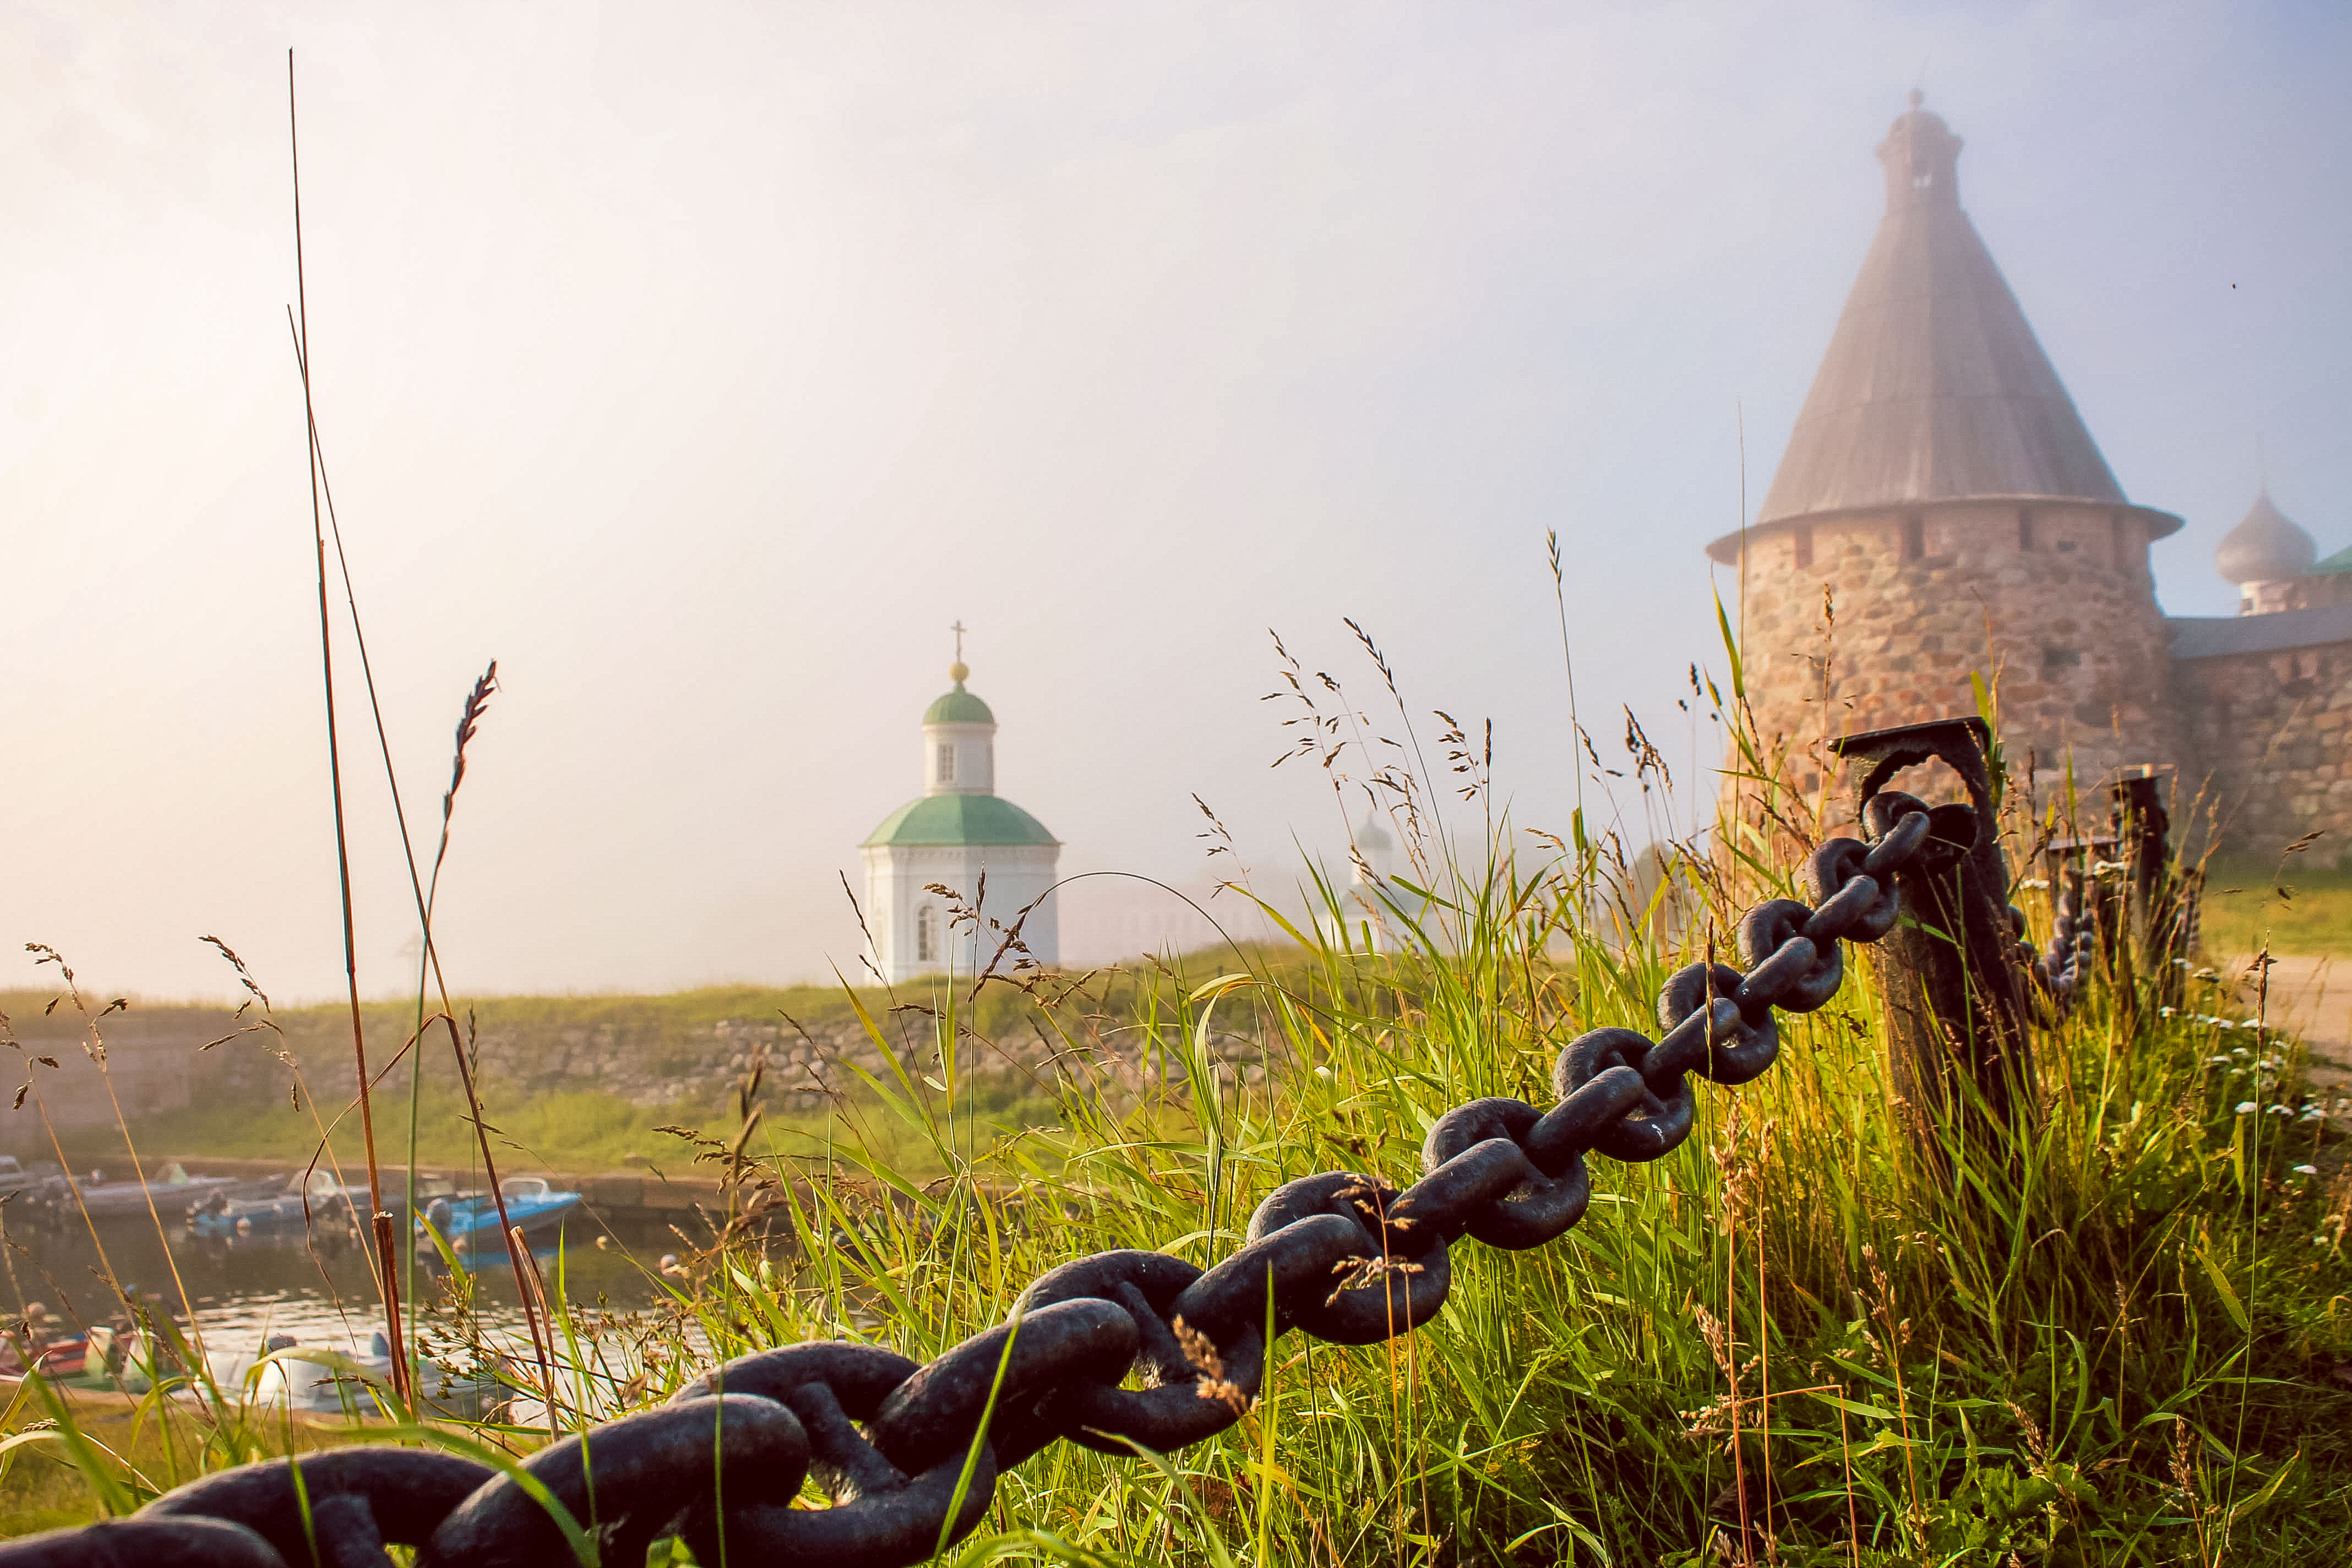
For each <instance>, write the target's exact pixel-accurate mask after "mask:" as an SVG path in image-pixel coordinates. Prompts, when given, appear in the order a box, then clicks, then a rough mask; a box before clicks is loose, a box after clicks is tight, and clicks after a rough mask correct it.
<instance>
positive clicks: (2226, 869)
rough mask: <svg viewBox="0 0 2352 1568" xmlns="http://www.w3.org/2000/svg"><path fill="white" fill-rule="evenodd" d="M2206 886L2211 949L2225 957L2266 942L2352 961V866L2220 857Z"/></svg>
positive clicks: (2206, 934) (2207, 934)
mask: <svg viewBox="0 0 2352 1568" xmlns="http://www.w3.org/2000/svg"><path fill="white" fill-rule="evenodd" d="M2205 888H2206V892H2205V903H2204V940H2205V945H2206V946H2207V948H2208V949H2209V950H2211V951H2213V952H2216V953H2218V954H2220V955H2221V956H2223V957H2225V958H2229V957H2237V956H2240V955H2242V954H2245V953H2251V952H2253V951H2254V949H2255V948H2256V947H2258V946H2260V945H2262V944H2263V943H2264V942H2268V943H2269V945H2270V949H2271V951H2272V952H2288V953H2297V954H2305V955H2308V956H2310V957H2314V958H2352V867H2344V868H2338V869H2336V870H2324V869H2321V868H2317V867H2315V866H2312V865H2309V864H2307V863H2305V861H2304V860H2303V859H2302V858H2300V857H2290V858H2287V859H2286V860H2285V861H2284V864H2282V863H2281V862H2280V861H2278V860H2275V859H2273V860H2266V861H2265V860H2255V859H2251V858H2244V857H2237V858H2216V859H2215V860H2213V861H2212V863H2211V864H2210V866H2209V867H2208V868H2207V869H2206V878H2205Z"/></svg>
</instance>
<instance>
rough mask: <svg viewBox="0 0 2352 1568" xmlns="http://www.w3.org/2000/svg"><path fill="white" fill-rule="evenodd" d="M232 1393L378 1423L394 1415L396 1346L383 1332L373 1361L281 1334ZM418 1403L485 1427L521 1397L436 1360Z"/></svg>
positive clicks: (421, 1366) (236, 1373)
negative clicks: (481, 1422)
mask: <svg viewBox="0 0 2352 1568" xmlns="http://www.w3.org/2000/svg"><path fill="white" fill-rule="evenodd" d="M221 1381H222V1384H223V1386H224V1388H225V1389H234V1390H237V1391H242V1393H241V1394H238V1393H232V1394H231V1396H232V1397H240V1396H241V1397H245V1398H249V1399H250V1400H252V1402H253V1403H255V1404H257V1405H265V1406H268V1407H272V1408H284V1409H291V1410H300V1411H306V1412H310V1413H314V1414H319V1415H354V1416H367V1417H373V1416H376V1415H388V1414H391V1412H392V1400H391V1390H392V1347H391V1345H390V1344H389V1343H387V1342H386V1341H385V1339H384V1337H383V1331H382V1330H381V1329H379V1330H377V1331H376V1332H375V1333H374V1335H373V1337H372V1338H371V1340H370V1342H369V1344H368V1351H367V1353H366V1354H365V1355H359V1354H355V1353H352V1352H343V1351H334V1350H327V1349H322V1348H320V1347H315V1346H307V1345H301V1344H298V1343H297V1342H295V1340H294V1337H293V1336H292V1335H290V1334H274V1335H272V1336H270V1339H269V1341H268V1343H267V1344H265V1345H264V1346H263V1347H262V1353H261V1354H260V1355H259V1356H258V1357H255V1358H250V1359H248V1358H246V1357H238V1358H236V1360H235V1361H234V1362H232V1363H230V1365H229V1368H228V1375H227V1376H226V1377H224V1378H223V1379H222V1380H221ZM415 1384H416V1396H417V1400H418V1403H419V1404H420V1405H422V1406H423V1409H424V1411H425V1414H427V1415H430V1416H433V1417H436V1418H439V1419H444V1420H466V1421H479V1420H483V1419H486V1418H488V1416H490V1415H493V1414H494V1413H495V1412H496V1411H497V1410H498V1409H499V1407H500V1406H502V1405H505V1404H506V1402H507V1401H509V1399H511V1398H513V1397H514V1393H515V1391H514V1389H513V1388H512V1387H511V1386H509V1384H505V1383H502V1382H500V1381H499V1380H498V1379H496V1378H482V1377H472V1376H467V1375H466V1374H464V1373H457V1372H454V1371H452V1370H451V1369H449V1368H448V1367H446V1366H445V1365H443V1364H442V1363H439V1362H436V1361H434V1360H432V1359H431V1358H430V1357H422V1358H419V1360H418V1361H417V1362H416V1363H415Z"/></svg>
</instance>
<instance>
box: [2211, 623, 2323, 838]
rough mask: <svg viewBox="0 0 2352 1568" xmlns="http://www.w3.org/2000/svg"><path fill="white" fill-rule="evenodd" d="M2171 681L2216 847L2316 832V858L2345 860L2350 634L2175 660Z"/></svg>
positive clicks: (2298, 836)
mask: <svg viewBox="0 0 2352 1568" xmlns="http://www.w3.org/2000/svg"><path fill="white" fill-rule="evenodd" d="M2173 682H2174V686H2175V688H2176V689H2177V690H2178V691H2179V702H2180V709H2181V711H2182V712H2183V713H2184V714H2185V715H2186V718H2187V722H2188V726H2189V741H2190V743H2191V745H2192V747H2193V749H2194V754H2195V756H2196V759H2197V765H2198V768H2199V770H2200V773H2199V777H2200V778H2201V780H2202V782H2203V784H2204V787H2205V791H2206V795H2207V798H2208V799H2209V800H2210V803H2211V807H2212V810H2213V814H2214V817H2215V820H2216V823H2217V825H2218V826H2219V829H2220V835H2221V844H2222V846H2223V847H2225V848H2229V849H2231V850H2235V851H2238V852H2241V853H2244V854H2249V855H2263V856H2269V855H2275V854H2277V853H2278V852H2279V851H2280V850H2281V849H2283V848H2284V847H2286V846H2287V845H2289V844H2291V843H2293V842H2294V840H2296V839H2298V838H2300V837H2303V836H2304V835H2305V834H2307V833H2311V832H2313V831H2315V830H2316V831H2319V832H2321V833H2323V834H2324V835H2325V837H2322V838H2320V839H2319V840H2318V841H2317V842H2316V843H2315V844H2313V845H2312V847H2310V849H2309V850H2307V851H2306V852H2305V853H2306V854H2307V855H2308V856H2309V857H2310V858H2311V860H2312V862H2313V863H2314V864H2316V865H2320V866H2336V865H2341V864H2347V863H2352V641H2345V642H2333V643H2324V644H2320V645H2318V646H2315V647H2291V648H2281V649H2277V650H2274V651H2268V652H2248V653H2234V654H2219V655H2213V656H2210V657H2207V658H2183V659H2180V660H2179V661H2177V662H2176V663H2175V665H2174V667H2173ZM2192 782H2193V781H2192ZM2183 793H2184V796H2185V795H2186V794H2187V793H2188V792H2187V791H2184V792H2183Z"/></svg>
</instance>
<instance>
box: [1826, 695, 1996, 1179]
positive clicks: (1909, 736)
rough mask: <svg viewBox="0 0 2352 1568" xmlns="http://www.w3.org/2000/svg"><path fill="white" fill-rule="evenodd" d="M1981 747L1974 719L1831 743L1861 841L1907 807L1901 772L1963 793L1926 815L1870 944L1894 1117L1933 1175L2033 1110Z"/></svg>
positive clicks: (1990, 1143) (1982, 736)
mask: <svg viewBox="0 0 2352 1568" xmlns="http://www.w3.org/2000/svg"><path fill="white" fill-rule="evenodd" d="M1990 740H1991V736H1990V731H1987V730H1986V728H1985V726H1984V724H1983V722H1982V721H1980V720H1976V719H1943V720H1937V721H1933V722H1930V723H1926V724H1906V725H1902V726H1900V727H1899V728H1896V729H1891V730H1872V731H1865V732H1864V733H1861V734H1855V735H1848V736H1845V737H1843V739H1840V740H1838V741H1834V742H1832V743H1831V745H1832V750H1833V751H1835V752H1837V754H1838V755H1839V756H1840V757H1842V758H1843V759H1844V760H1845V761H1846V762H1847V763H1849V764H1850V767H1851V769H1852V772H1853V775H1854V778H1855V797H1854V798H1855V805H1856V807H1857V810H1858V812H1859V814H1860V816H1862V818H1863V820H1864V822H1865V823H1867V824H1869V825H1870V826H1871V827H1872V829H1873V830H1874V831H1882V830H1883V825H1885V824H1891V823H1892V822H1893V821H1894V819H1895V817H1896V816H1900V815H1903V814H1904V813H1905V812H1906V810H1907V809H1916V808H1917V807H1918V805H1919V804H1920V803H1919V802H1918V801H1916V799H1915V798H1914V797H1912V796H1910V795H1904V794H1902V793H1901V792H1899V791H1895V790H1890V789H1888V788H1887V787H1886V785H1887V783H1888V781H1889V780H1891V779H1892V778H1893V777H1894V776H1895V774H1896V773H1900V772H1902V771H1903V770H1904V769H1906V768H1910V767H1916V766H1917V765H1919V764H1920V763H1926V762H1929V761H1940V762H1942V763H1945V764H1946V765H1947V766H1948V767H1949V768H1950V769H1951V770H1952V772H1953V773H1955V774H1956V775H1958V778H1959V780H1960V782H1961V784H1964V785H1965V786H1966V787H1967V790H1968V793H1969V802H1968V804H1967V805H1958V804H1952V805H1938V806H1936V807H1933V808H1932V809H1930V810H1929V812H1928V823H1929V828H1928V843H1927V848H1926V849H1925V850H1924V851H1922V852H1921V854H1920V855H1919V856H1918V857H1917V858H1916V859H1914V860H1913V861H1912V862H1911V864H1910V865H1909V866H1907V867H1906V868H1904V869H1903V870H1901V871H1898V872H1897V873H1896V874H1895V885H1896V886H1897V887H1899V888H1900V889H1902V890H1903V908H1904V920H1903V923H1902V924H1901V925H1900V926H1898V927H1897V928H1896V929H1895V930H1894V931H1890V932H1889V933H1888V934H1887V936H1886V939H1885V941H1884V942H1882V943H1881V944H1880V946H1879V952H1881V953H1882V954H1883V955H1884V957H1883V959H1882V960H1881V963H1882V964H1883V973H1884V975H1885V996H1886V1036H1887V1038H1886V1047H1887V1056H1888V1066H1889V1068H1890V1069H1891V1073H1892V1077H1893V1079H1894V1085H1895V1097H1896V1100H1897V1101H1898V1102H1899V1107H1900V1114H1901V1115H1902V1116H1903V1118H1904V1121H1905V1123H1906V1127H1907V1128H1908V1129H1909V1131H1910V1134H1911V1139H1912V1142H1913V1145H1914V1147H1915V1148H1916V1149H1917V1150H1918V1151H1919V1152H1921V1153H1922V1154H1923V1155H1924V1156H1926V1157H1927V1158H1928V1159H1929V1160H1931V1161H1933V1162H1934V1163H1937V1164H1939V1165H1941V1164H1944V1163H1945V1155H1946V1152H1947V1151H1948V1150H1949V1149H1952V1148H1954V1147H1958V1148H1961V1149H1967V1150H1977V1151H1992V1150H2006V1148H2007V1146H2008V1140H2009V1134H2010V1131H2011V1128H2012V1127H2013V1126H2014V1125H2015V1123H2016V1120H2017V1118H2018V1117H2019V1116H2020V1115H2030V1114H2031V1113H2032V1081H2033V1056H2032V1042H2031V1041H2030V1039H2029V1038H2028V1037H2027V1034H2026V1010H2025V996H2024V992H2023V984H2022V983H2023V980H2024V972H2023V969H2022V966H2021V964H2020V963H2019V962H2018V954H2019V941H2018V931H2017V928H2016V925H2015V923H2014V921H2013V918H2012V916H2011V912H2010V907H2009V873H2008V871H2007V868H2005V867H2004V866H2003V864H2002V858H2001V853H2000V832H1999V824H1998V820H1997V815H1996V811H1995V806H1994V800H1993V793H1992V781H1991V776H1990V773H1989V772H1988V771H1987V766H1986V755H1987V752H1988V750H1989V746H1990ZM1947 1130H1948V1131H1947Z"/></svg>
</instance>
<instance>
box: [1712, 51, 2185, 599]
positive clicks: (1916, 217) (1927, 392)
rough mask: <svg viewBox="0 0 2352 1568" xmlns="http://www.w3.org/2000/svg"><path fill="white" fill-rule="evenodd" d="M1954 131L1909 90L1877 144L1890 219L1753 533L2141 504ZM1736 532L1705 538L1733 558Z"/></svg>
mask: <svg viewBox="0 0 2352 1568" xmlns="http://www.w3.org/2000/svg"><path fill="white" fill-rule="evenodd" d="M1959 151H1960V138H1959V137H1958V136H1956V135H1954V134H1953V133H1952V132H1951V130H1950V128H1949V127H1948V126H1947V125H1946V124H1945V123H1944V121H1943V120H1942V118H1941V117H1940V116H1937V115H1935V114H1931V113H1929V112H1928V111H1927V110H1924V109H1922V108H1920V107H1919V104H1918V94H1916V92H1915V93H1914V94H1913V95H1912V104H1911V108H1910V110H1909V111H1908V112H1906V113H1905V114H1904V115H1902V116H1901V117H1899V118H1898V119H1897V120H1896V121H1895V124H1894V126H1893V127H1892V128H1891V129H1890V130H1889V132H1888V133H1887V138H1886V140H1885V142H1883V143H1882V144H1881V145H1880V147H1879V149H1878V157H1879V161H1880V163H1883V164H1884V165H1885V171H1886V216H1885V217H1884V218H1883V219H1881V220H1880V223H1879V226H1878V233H1877V236H1876V237H1875V238H1874V239H1873V240H1872V242H1871V247H1870V251H1869V254H1868V255H1866V256H1865V257H1864V258H1863V263H1862V273H1861V276H1859V277H1858V278H1856V279H1854V284H1853V290H1852V292H1851V293H1849V294H1848V295H1847V296H1846V302H1845V310H1844V311H1843V313H1842V314H1841V315H1840V316H1839V317H1838V322H1837V328H1836V331H1834V332H1832V334H1831V337H1830V346H1829V352H1828V353H1825V354H1823V355H1822V364H1821V369H1820V370H1819V371H1818V372H1817V373H1816V374H1814V376H1813V384H1812V390H1811V392H1809V393H1808V394H1807V395H1806V396H1805V403H1804V407H1803V409H1802V411H1801V412H1800V413H1799V414H1798V416H1797V423H1796V427H1795V429H1794V430H1793V431H1792V432H1791V433H1790V437H1789V446H1788V450H1787V451H1786V452H1784V453H1783V454H1782V455H1781V458H1780V469H1779V471H1778V472H1777V473H1776V474H1775V475H1774V476H1773V479H1772V488H1771V489H1769V491H1768V492H1766V494H1765V497H1764V504H1763V506H1762V507H1761V508H1760V509H1759V510H1758V512H1757V515H1756V523H1757V526H1758V527H1768V526H1769V525H1772V524H1774V523H1785V522H1790V521H1796V520H1798V519H1801V518H1809V517H1832V516H1837V515H1839V514H1843V513H1851V512H1857V511H1875V510H1885V509H1886V508H1888V507H1901V506H1907V505H1917V504H1920V503H1925V502H1934V501H1945V500H2021V501H2023V500H2085V501H2097V502H2105V503H2108V504H2110V505H2116V506H2122V507H2125V508H2126V509H2128V510H2131V511H2133V512H2136V513H2138V514H2139V515H2140V517H2141V519H2142V521H2144V522H2146V523H2147V526H2148V536H2149V537H2150V538H2161V537H2163V536H2164V535H2166V534H2168V533H2172V532H2174V531H2178V530H2179V527H2180V520H2179V518H2177V517H2174V516H2172V515H2171V514H2169V513H2167V512H2160V511H2154V510H2149V509H2147V508H2143V507H2133V506H2132V505H2131V503H2130V502H2129V501H2127V500H2125V497H2124V492H2123V487H2122V486H2120V485H2118V484H2117V483H2116V476H2115V474H2114V472H2113V471H2112V470H2110V469H2109V468H2108V467H2107V461H2106V459H2105V458H2103V457H2101V456H2100V455H2099V448H2098V445H2097V443H2096V442H2095V441H2093V440H2092V439H2091V433H2090V431H2089V430H2088V429H2086V428H2085V427H2084V424H2083V416H2081V415H2080V414H2079V413H2077V412H2076V411H2075V408H2074V399H2073V398H2071V397H2069V396H2068V395H2066V388H2065V386H2064V384H2062V383H2061V382H2060V381H2059V379H2058V373H2057V371H2056V370H2055V369H2053V367H2052V366H2051V363H2050V356H2049V355H2048V354H2046V353H2043V352H2042V344H2041V343H2040V342H2038V341H2037V340H2036V339H2035V338H2034V335H2033V329H2032V327H2031V326H2029V325H2028V324H2027V323H2026V320H2025V312H2024V310H2021V309H2020V308H2019V305H2018V303H2017V296H2016V295H2015V294H2013V293H2011V291H2010V287H2009V283H2008V281H2007V280H2006V279H2003V278H2002V277H2001V275H2000V267H1998V266H1997V265H1995V263H1994V261H1993V258H1992V253H1991V252H1990V251H1989V250H1987V249H1986V248H1985V243H1984V241H1983V239H1982V238H1980V237H1979V236H1978V234H1977V231H1976V226H1975V225H1974V224H1972V223H1970V222H1969V216H1968V214H1967V213H1966V212H1964V211H1962V210H1961V208H1960V201H1959V187H1958V159H1959ZM1740 537H1741V536H1740V535H1738V534H1736V533H1735V534H1730V535H1727V536H1726V537H1725V538H1722V539H1719V540H1717V541H1716V542H1715V543H1713V544H1712V545H1710V546H1708V553H1709V554H1710V555H1712V556H1714V557H1715V558H1716V559H1717V560H1718V561H1722V562H1725V563H1730V562H1734V561H1737V560H1738V553H1739V542H1740Z"/></svg>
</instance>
